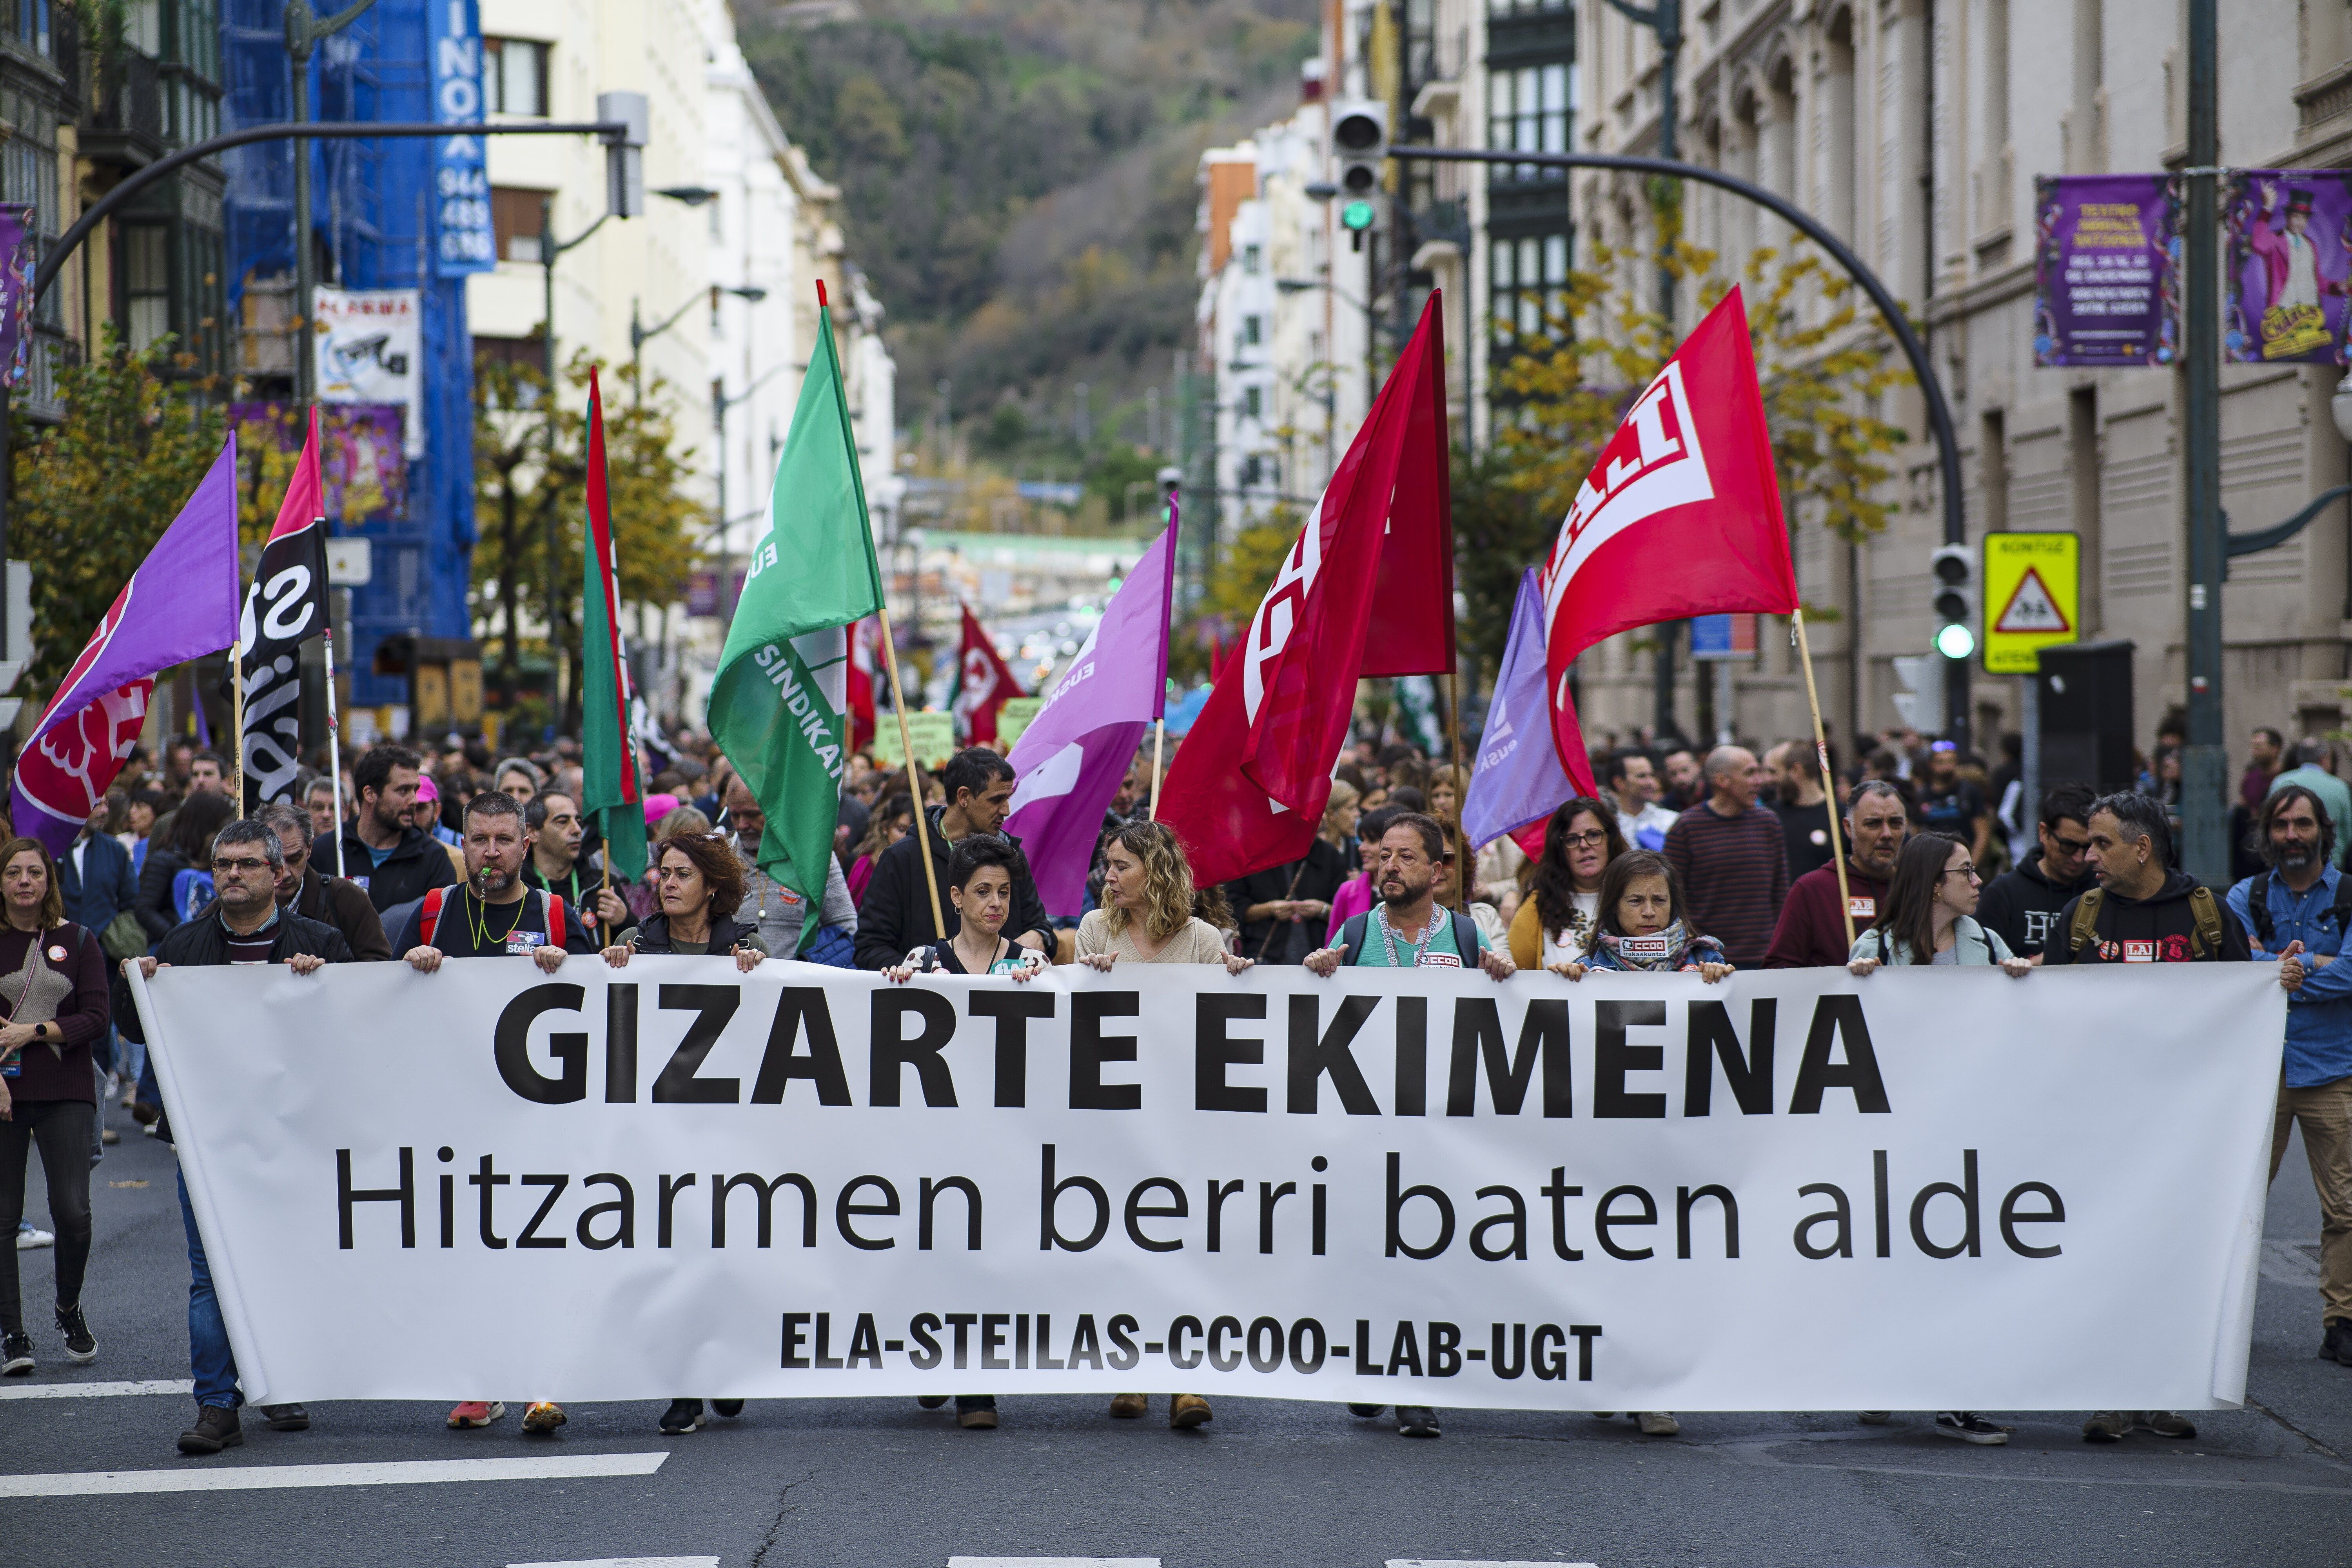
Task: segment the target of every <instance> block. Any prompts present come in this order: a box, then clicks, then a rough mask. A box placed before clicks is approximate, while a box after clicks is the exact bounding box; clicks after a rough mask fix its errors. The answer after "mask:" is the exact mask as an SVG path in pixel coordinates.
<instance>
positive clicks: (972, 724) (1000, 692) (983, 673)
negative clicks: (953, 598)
mask: <svg viewBox="0 0 2352 1568" xmlns="http://www.w3.org/2000/svg"><path fill="white" fill-rule="evenodd" d="M960 668H961V672H962V674H961V683H960V686H959V689H958V691H957V695H956V700H955V710H956V714H957V716H958V717H959V718H960V719H961V721H962V722H963V727H964V739H965V741H966V742H967V743H969V744H971V745H974V746H993V745H995V744H996V711H997V710H998V709H1000V708H1002V707H1003V706H1004V703H1005V700H1006V699H1007V698H1012V697H1018V696H1020V695H1021V683H1020V682H1019V681H1017V680H1015V679H1013V671H1012V670H1010V669H1008V668H1005V664H1004V660H1003V659H1002V658H998V657H997V653H996V644H995V643H994V642H992V641H991V640H990V638H989V636H988V628H987V627H985V626H982V625H981V624H980V621H979V618H978V617H977V616H974V615H973V614H972V613H971V606H970V605H965V606H963V654H962V657H961V661H960Z"/></svg>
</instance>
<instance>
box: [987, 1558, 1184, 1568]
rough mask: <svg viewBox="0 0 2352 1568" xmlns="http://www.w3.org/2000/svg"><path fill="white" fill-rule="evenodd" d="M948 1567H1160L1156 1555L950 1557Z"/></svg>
mask: <svg viewBox="0 0 2352 1568" xmlns="http://www.w3.org/2000/svg"><path fill="white" fill-rule="evenodd" d="M948 1568H1160V1559H1159V1558H1157V1557H950V1558H949V1559H948Z"/></svg>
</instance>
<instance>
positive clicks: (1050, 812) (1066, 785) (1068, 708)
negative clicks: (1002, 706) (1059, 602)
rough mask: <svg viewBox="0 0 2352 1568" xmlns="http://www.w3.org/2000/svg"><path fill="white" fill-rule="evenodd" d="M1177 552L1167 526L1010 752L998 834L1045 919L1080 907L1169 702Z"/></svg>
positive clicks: (1171, 530) (1171, 528)
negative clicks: (1125, 785) (1114, 815)
mask: <svg viewBox="0 0 2352 1568" xmlns="http://www.w3.org/2000/svg"><path fill="white" fill-rule="evenodd" d="M1175 553H1176V523H1175V522H1174V521H1173V520H1172V519H1171V521H1170V522H1169V524H1168V526H1167V527H1166V528H1165V529H1163V530H1162V531H1160V537H1159V538H1158V539H1157V540H1155V541H1153V542H1152V545H1151V548H1150V549H1149V550H1147V551H1145V552H1144V553H1143V559H1142V560H1140V561H1139V562H1137V563H1135V571H1134V572H1133V573H1132V574H1129V577H1128V579H1127V581H1126V582H1124V583H1122V584H1119V589H1118V593H1116V594H1114V595H1111V601H1110V604H1109V605H1108V606H1107V607H1106V608H1105V609H1104V611H1103V617H1102V619H1101V620H1099V621H1097V622H1096V623H1095V629H1094V631H1093V633H1092V634H1091V635H1090V636H1089V637H1087V641H1086V646H1085V647H1081V648H1080V649H1078V651H1077V654H1076V657H1075V658H1072V659H1071V660H1070V662H1069V664H1068V666H1067V667H1066V668H1064V669H1063V671H1062V673H1061V676H1060V677H1059V679H1056V680H1055V682H1054V686H1053V689H1052V690H1050V691H1048V692H1047V693H1046V694H1045V706H1044V707H1042V708H1040V709H1039V710H1037V717H1036V718H1034V719H1033V720H1031V721H1029V728H1027V729H1026V730H1024V731H1022V732H1021V739H1020V741H1019V742H1018V743H1016V744H1015V745H1014V746H1013V755H1012V757H1011V759H1010V761H1011V762H1012V763H1013V776H1014V778H1015V779H1017V780H1018V781H1019V782H1018V783H1017V784H1015V785H1014V786H1013V811H1012V815H1011V816H1007V817H1006V818H1005V821H1004V830H1005V831H1006V832H1007V833H1010V834H1012V835H1013V837H1016V838H1018V839H1020V840H1021V847H1022V849H1023V851H1024V853H1025V854H1027V856H1028V857H1029V869H1030V873H1031V874H1032V875H1033V876H1034V877H1035V878H1036V879H1037V892H1038V895H1039V896H1040V897H1042V898H1043V899H1044V900H1045V909H1046V911H1047V912H1048V913H1050V914H1055V915H1075V914H1077V913H1079V912H1080V910H1082V909H1083V908H1084V907H1085V904H1086V898H1087V868H1088V867H1089V866H1091V865H1092V864H1093V861H1094V854H1095V840H1096V839H1097V838H1098V837H1100V836H1101V834H1102V822H1103V813H1104V812H1105V811H1107V810H1108V809H1109V808H1110V803H1111V798H1112V797H1113V796H1114V795H1118V784H1119V780H1121V779H1122V778H1124V777H1126V776H1127V765H1128V763H1130V762H1133V761H1134V760H1135V749H1136V746H1137V745H1138V744H1139V742H1141V741H1142V739H1143V732H1144V731H1146V730H1149V729H1150V727H1151V721H1152V720H1154V719H1156V718H1158V717H1159V716H1160V706H1161V704H1162V703H1164V702H1165V701H1166V700H1167V695H1168V610H1169V595H1170V594H1171V592H1172V591H1173V590H1174V588H1175V584H1176V573H1175Z"/></svg>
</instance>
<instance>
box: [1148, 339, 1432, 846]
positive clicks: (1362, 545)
mask: <svg viewBox="0 0 2352 1568" xmlns="http://www.w3.org/2000/svg"><path fill="white" fill-rule="evenodd" d="M1439 309H1440V306H1439V301H1438V299H1437V297H1436V296H1435V295H1434V294H1433V295H1432V296H1431V297H1430V300H1429V303H1428V305H1427V306H1425V307H1424V308H1423V310H1422V315H1421V324H1420V326H1419V327H1417V328H1416V329H1414V331H1413V335H1412V342H1410V343H1408V344H1406V345H1405V350H1404V353H1402V354H1401V355H1399V356H1398V358H1397V363H1396V367H1395V368H1394V369H1393V370H1391V372H1390V373H1389V379H1388V383H1387V384H1386V385H1384V386H1382V387H1381V395H1380V396H1379V398H1378V399H1377V400H1375V401H1374V403H1373V404H1372V407H1371V412H1370V415H1368V416H1366V418H1365V420H1364V424H1363V427H1362V428H1361V429H1360V430H1359V431H1358V432H1357V433H1356V439H1355V440H1354V442H1353V443H1352V444H1350V445H1349V447H1348V452H1347V455H1346V456H1345V457H1344V458H1341V459H1340V460H1339V468H1338V469H1337V470H1336V471H1335V472H1334V473H1333V474H1332V476H1331V482H1330V484H1329V486H1328V488H1326V489H1325V490H1324V491H1323V496H1322V499H1321V500H1318V501H1317V502H1316V504H1315V510H1314V513H1313V515H1311V516H1310V517H1308V518H1307V526H1306V527H1305V528H1303V529H1301V530H1300V531H1299V534H1298V539H1297V542H1296V543H1294V544H1293V545H1292V546H1291V547H1290V553H1289V554H1288V555H1287V556H1286V557H1285V558H1284V560H1283V563H1282V567H1281V570H1280V571H1278V572H1277V573H1276V574H1275V579H1274V582H1273V584H1272V585H1271V586H1269V587H1268V588H1267V589H1266V593H1265V600H1264V602H1263V603H1261V604H1260V605H1258V608H1257V614H1256V615H1255V616H1251V617H1250V624H1249V626H1248V629H1247V630H1246V631H1245V632H1244V633H1243V635H1242V638H1241V642H1240V644H1239V646H1238V647H1235V648H1234V650H1233V652H1232V654H1231V655H1230V656H1229V657H1228V658H1226V660H1225V663H1224V667H1223V669H1222V670H1221V671H1220V672H1219V674H1218V677H1217V682H1216V685H1215V687H1214V689H1212V690H1211V692H1210V693H1209V700H1208V703H1207V705H1206V706H1205V707H1203V708H1202V710H1201V717H1200V718H1199V719H1198V720H1197V721H1195V722H1194V724H1193V726H1192V732H1191V733H1189V734H1188V735H1186V736H1185V737H1184V745H1183V748H1182V750H1181V751H1179V752H1177V753H1176V761H1175V763H1174V764H1173V765H1172V766H1171V768H1170V769H1169V771H1168V781H1167V784H1166V786H1165V787H1164V788H1163V789H1162V790H1161V792H1160V821H1162V822H1164V823H1166V824H1168V826H1170V827H1171V828H1173V829H1175V831H1176V834H1177V836H1178V837H1180V838H1181V839H1182V840H1183V843H1184V849H1185V853H1186V855H1187V857H1188V858H1190V859H1191V861H1192V879H1193V881H1194V882H1195V883H1196V884H1198V885H1201V886H1203V887H1205V886H1207V885H1209V884H1210V883H1213V882H1222V881H1225V880H1228V879H1231V878H1234V877H1244V876H1247V875H1248V874H1249V873H1251V872H1252V871H1257V870H1262V869H1264V868H1266V867H1268V866H1279V865H1281V864H1283V863H1284V862H1286V861H1289V860H1296V859H1297V858H1299V857H1300V856H1302V855H1304V854H1306V853H1307V845H1308V843H1309V842H1310V841H1311V840H1312V839H1313V838H1314V837H1315V833H1316V829H1317V828H1318V826H1321V824H1322V820H1323V807H1324V804H1325V803H1326V802H1327V801H1328V799H1329V798H1330V795H1331V768H1332V765H1333V763H1336V762H1337V761H1338V759H1339V748H1340V746H1341V745H1342V744H1343V743H1345V742H1346V740H1347V736H1348V721H1349V716H1350V714H1351V713H1352V712H1353V711H1354V709H1355V702H1356V679H1357V677H1358V675H1359V674H1360V672H1362V671H1363V670H1364V669H1365V668H1367V664H1368V661H1369V658H1370V653H1369V648H1368V637H1369V635H1370V633H1371V632H1372V630H1373V628H1374V626H1375V624H1376V609H1377V608H1379V607H1380V606H1379V605H1378V604H1377V599H1376V590H1378V591H1379V592H1382V593H1384V592H1386V591H1387V588H1386V584H1388V583H1389V581H1390V579H1389V576H1388V574H1387V572H1386V570H1385V566H1386V561H1385V555H1386V549H1387V545H1388V542H1389V541H1390V540H1391V538H1393V537H1394V533H1393V531H1392V525H1393V524H1395V523H1396V521H1397V519H1396V517H1395V513H1396V511H1397V510H1401V509H1403V508H1405V507H1406V506H1408V505H1409V504H1420V505H1423V506H1424V507H1426V506H1427V504H1428V502H1427V501H1426V500H1425V499H1423V500H1421V501H1420V502H1418V503H1414V502H1413V501H1412V498H1416V497H1418V498H1427V497H1429V496H1430V495H1432V494H1433V493H1437V494H1442V493H1443V491H1444V486H1445V484H1446V472H1447V470H1446V451H1445V446H1444V432H1445V420H1444V397H1445V351H1444V342H1443V340H1442V338H1441V337H1440V330H1439V327H1438V319H1439ZM1410 537H1413V538H1421V537H1423V536H1421V535H1419V534H1417V533H1416V534H1413V535H1411V536H1410ZM1431 570H1434V568H1431ZM1452 599H1453V595H1452V591H1451V587H1450V584H1449V586H1448V589H1447V591H1446V594H1445V596H1444V603H1445V604H1446V605H1448V606H1449V607H1450V605H1451V604H1452ZM1416 602H1420V601H1416ZM1381 624H1386V623H1385V618H1384V617H1383V618H1382V619H1381ZM1445 629H1446V631H1447V632H1449V633H1450V631H1451V629H1452V628H1451V626H1450V616H1449V625H1448V626H1447V627H1446V628H1445ZM1449 646H1450V639H1449ZM1423 668H1428V667H1423ZM1436 668H1444V666H1443V665H1439V666H1437V667H1436Z"/></svg>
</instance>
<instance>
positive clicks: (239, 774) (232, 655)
mask: <svg viewBox="0 0 2352 1568" xmlns="http://www.w3.org/2000/svg"><path fill="white" fill-rule="evenodd" d="M228 669H229V674H230V675H231V676H232V677H234V678H235V682H236V684H235V688H234V689H235V690H236V705H235V713H234V716H233V717H232V718H231V719H230V720H229V733H230V735H231V736H232V737H234V738H235V741H236V761H235V762H234V763H231V764H230V767H229V780H230V783H229V791H228V797H229V799H231V800H233V801H235V802H236V814H237V815H238V816H244V815H245V643H244V641H243V640H242V639H239V640H238V641H236V642H233V643H231V644H229V645H228Z"/></svg>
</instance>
